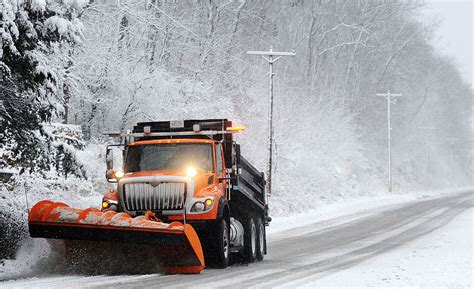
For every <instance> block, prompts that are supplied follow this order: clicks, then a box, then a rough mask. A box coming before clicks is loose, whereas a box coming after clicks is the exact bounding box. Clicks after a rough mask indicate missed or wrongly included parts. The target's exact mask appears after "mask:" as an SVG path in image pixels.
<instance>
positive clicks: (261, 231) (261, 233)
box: [255, 217, 267, 261]
mask: <svg viewBox="0 0 474 289" xmlns="http://www.w3.org/2000/svg"><path fill="white" fill-rule="evenodd" d="M256 220H257V222H256V224H255V225H256V227H257V261H262V260H263V257H264V256H265V248H266V242H267V240H266V234H265V225H264V224H263V220H262V218H260V217H257V219H256Z"/></svg>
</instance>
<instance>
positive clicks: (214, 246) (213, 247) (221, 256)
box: [205, 219, 230, 269]
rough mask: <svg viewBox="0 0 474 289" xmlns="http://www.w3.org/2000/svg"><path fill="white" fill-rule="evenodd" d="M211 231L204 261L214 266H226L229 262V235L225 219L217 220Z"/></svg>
mask: <svg viewBox="0 0 474 289" xmlns="http://www.w3.org/2000/svg"><path fill="white" fill-rule="evenodd" d="M212 231H213V232H212V233H211V234H212V236H208V241H209V243H208V246H206V248H205V257H206V263H207V265H209V266H210V267H214V268H220V269H224V268H227V266H229V263H230V236H229V226H228V225H227V221H226V220H225V219H221V220H219V221H218V222H217V224H216V226H215V227H214V230H212Z"/></svg>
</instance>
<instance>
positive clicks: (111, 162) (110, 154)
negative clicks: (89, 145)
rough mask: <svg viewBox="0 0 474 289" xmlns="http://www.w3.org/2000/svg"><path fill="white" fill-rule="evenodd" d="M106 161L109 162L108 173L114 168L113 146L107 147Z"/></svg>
mask: <svg viewBox="0 0 474 289" xmlns="http://www.w3.org/2000/svg"><path fill="white" fill-rule="evenodd" d="M105 162H106V164H107V173H108V172H109V171H110V170H113V168H114V151H113V150H112V149H111V148H107V152H106V153H105ZM107 179H108V178H107Z"/></svg>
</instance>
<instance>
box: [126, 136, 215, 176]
mask: <svg viewBox="0 0 474 289" xmlns="http://www.w3.org/2000/svg"><path fill="white" fill-rule="evenodd" d="M190 166H192V167H194V168H196V169H199V170H202V171H206V172H210V171H212V147H211V145H210V144H196V143H180V144H152V145H137V146H131V147H129V148H128V151H127V157H126V161H125V171H126V172H142V171H155V170H156V171H162V170H185V169H186V168H187V167H190Z"/></svg>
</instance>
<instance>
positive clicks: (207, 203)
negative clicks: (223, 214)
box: [191, 198, 214, 213]
mask: <svg viewBox="0 0 474 289" xmlns="http://www.w3.org/2000/svg"><path fill="white" fill-rule="evenodd" d="M213 205H214V198H205V199H203V200H200V201H197V202H195V203H194V205H193V206H192V207H191V212H195V213H197V212H206V211H209V210H210V209H212V206H213Z"/></svg>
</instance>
